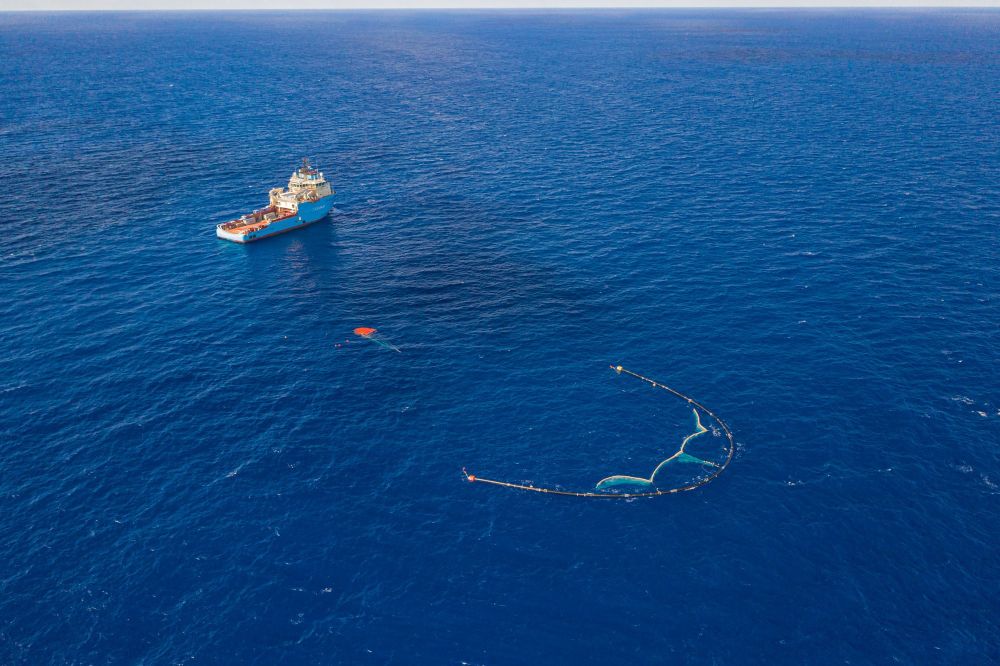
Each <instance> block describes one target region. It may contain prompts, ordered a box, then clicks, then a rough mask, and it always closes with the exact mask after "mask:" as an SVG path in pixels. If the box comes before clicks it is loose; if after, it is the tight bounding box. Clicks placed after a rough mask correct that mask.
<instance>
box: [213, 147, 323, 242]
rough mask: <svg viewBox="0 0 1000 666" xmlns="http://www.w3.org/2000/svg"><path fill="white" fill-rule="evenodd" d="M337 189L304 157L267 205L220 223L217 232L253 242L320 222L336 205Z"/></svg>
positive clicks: (216, 233) (232, 238)
mask: <svg viewBox="0 0 1000 666" xmlns="http://www.w3.org/2000/svg"><path fill="white" fill-rule="evenodd" d="M333 195H334V192H333V189H332V188H331V187H330V183H328V182H326V178H324V177H323V174H322V173H320V172H319V171H317V170H316V169H314V168H313V167H311V166H310V165H309V160H308V159H304V160H302V166H301V167H299V168H298V169H297V170H296V171H295V173H293V174H292V177H291V178H290V179H289V180H288V187H286V188H280V187H275V188H272V189H271V191H270V192H269V193H268V198H269V199H270V202H269V204H268V206H267V207H266V208H261V209H260V210H255V211H254V212H252V213H247V214H246V215H243V216H241V217H239V218H237V219H235V220H230V221H229V222H223V223H222V224H220V225H218V226H216V228H215V235H216V236H218V237H219V238H224V239H226V240H231V241H234V242H236V243H250V242H253V241H257V240H260V239H262V238H269V237H271V236H277V235H278V234H283V233H285V232H286V231H295V230H296V229H301V228H302V227H304V226H306V225H309V224H312V223H313V222H318V221H319V220H322V219H323V218H324V217H326V215H327V213H329V212H330V209H331V208H333Z"/></svg>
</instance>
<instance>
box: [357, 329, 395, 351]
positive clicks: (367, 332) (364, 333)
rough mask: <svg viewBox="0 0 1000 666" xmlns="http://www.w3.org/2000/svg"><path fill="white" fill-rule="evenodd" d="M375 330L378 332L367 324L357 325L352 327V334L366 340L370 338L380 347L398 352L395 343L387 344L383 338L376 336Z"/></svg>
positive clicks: (376, 330)
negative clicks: (354, 327)
mask: <svg viewBox="0 0 1000 666" xmlns="http://www.w3.org/2000/svg"><path fill="white" fill-rule="evenodd" d="M377 332H378V329H374V328H370V327H368V326H359V327H357V328H356V329H354V334H355V335H360V336H361V337H362V338H364V339H366V340H371V341H372V342H374V343H375V344H377V345H379V346H382V347H385V348H386V349H391V350H392V351H394V352H399V351H400V350H399V347H397V346H396V345H393V344H389V343H388V342H386V341H385V340H380V339H379V338H378V337H376V336H375V334H376V333H377Z"/></svg>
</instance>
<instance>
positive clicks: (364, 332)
mask: <svg viewBox="0 0 1000 666" xmlns="http://www.w3.org/2000/svg"><path fill="white" fill-rule="evenodd" d="M375 330H376V329H374V328H368V327H367V326H359V327H358V328H356V329H354V335H361V336H368V335H371V334H372V333H374V332H375Z"/></svg>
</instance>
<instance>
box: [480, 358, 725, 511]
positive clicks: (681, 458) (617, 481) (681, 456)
mask: <svg viewBox="0 0 1000 666" xmlns="http://www.w3.org/2000/svg"><path fill="white" fill-rule="evenodd" d="M611 369H612V370H614V371H615V372H617V373H618V374H619V375H621V374H626V375H630V376H632V377H635V378H636V379H640V380H642V381H644V382H646V383H647V384H649V385H650V386H652V387H653V388H657V389H663V390H664V391H667V392H669V393H672V394H673V395H675V396H677V397H678V398H680V399H682V400H684V401H686V402H687V403H688V404H689V405H691V407H692V411H693V412H694V420H695V431H694V432H693V433H691V434H690V435H688V436H687V437H685V438H684V441H683V442H681V448H680V449H678V450H677V452H676V453H674V454H673V455H671V456H670V457H669V458H667V459H666V460H664V461H663V462H661V463H660V464H659V465H657V466H656V468H655V469H654V470H653V473H652V474H650V475H649V478H648V479H645V478H642V477H637V476H624V475H615V476H609V477H607V478H604V479H601V480H600V481H599V482H598V483H597V486H596V487H595V490H593V491H587V492H580V491H573V490H561V489H558V488H548V487H545V486H535V485H527V484H522V483H510V482H507V481H497V480H496V479H484V478H483V477H481V476H476V475H475V474H470V473H469V472H468V471H466V469H465V468H464V467H463V468H462V474H464V475H465V479H466V481H469V482H470V483H487V484H490V485H494V486H503V487H505V488H514V489H516V490H529V491H531V492H535V493H547V494H550V495H566V496H569V497H593V498H600V499H631V498H633V497H656V496H657V495H673V494H674V493H682V492H686V491H688V490H695V489H696V488H701V487H702V486H704V485H707V484H709V483H711V482H712V481H714V480H715V479H717V478H718V477H719V475H720V474H722V472H723V471H724V470H725V469H726V467H728V466H729V463H731V462H732V460H733V453H734V452H735V450H736V443H735V441H734V439H733V433H732V431H731V430H730V429H729V426H727V425H726V423H725V421H723V420H722V419H720V418H719V417H718V416H717V415H716V414H715V412H713V411H712V410H710V409H709V408H708V407H705V406H704V405H702V404H701V403H700V402H697V401H696V400H695V399H694V398H691V397H688V396H686V395H684V394H683V393H681V392H680V391H678V390H676V389H673V388H671V387H669V386H667V385H666V384H661V383H660V382H657V381H655V380H652V379H650V378H649V377H643V376H642V375H640V374H638V373H636V372H632V371H631V370H626V369H625V368H623V367H622V366H620V365H612V366H611ZM699 409H700V410H701V411H702V412H704V413H705V414H708V415H709V416H710V417H712V419H713V420H714V421H715V422H716V423H718V424H719V427H720V428H722V432H723V433H724V434H725V436H726V440H727V441H728V447H727V448H726V457H725V460H724V461H722V462H721V463H714V462H710V461H707V460H702V459H701V458H697V457H695V456H693V455H691V454H689V453H687V452H686V451H685V449H686V447H687V445H688V443H689V442H690V441H691V440H692V439H694V438H695V437H698V436H699V435H702V434H704V433H706V432H708V429H707V428H705V426H703V425H702V423H701V417H700V415H699V413H698V410H699ZM671 462H681V463H695V464H701V465H704V466H707V467H711V468H712V473H711V474H709V475H708V476H705V477H702V478H700V479H696V480H693V481H691V482H690V483H687V484H685V485H682V486H678V487H675V488H657V487H656V485H655V480H656V475H657V473H658V472H659V471H660V470H661V469H663V467H664V466H666V465H668V464H669V463H671ZM621 485H629V486H640V487H643V486H644V487H648V488H652V490H644V491H642V492H635V493H628V492H626V493H609V492H597V491H599V490H601V489H602V488H614V487H616V486H621Z"/></svg>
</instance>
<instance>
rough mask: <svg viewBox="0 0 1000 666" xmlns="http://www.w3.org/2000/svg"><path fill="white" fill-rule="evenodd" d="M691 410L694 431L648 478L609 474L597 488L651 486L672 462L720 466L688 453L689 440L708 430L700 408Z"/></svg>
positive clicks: (598, 483) (599, 482)
mask: <svg viewBox="0 0 1000 666" xmlns="http://www.w3.org/2000/svg"><path fill="white" fill-rule="evenodd" d="M691 412H692V413H693V414H694V432H693V433H691V434H690V435H688V436H687V437H685V438H684V441H682V442H681V448H679V449H677V452H676V453H674V454H673V455H672V456H670V457H669V458H667V459H666V460H664V461H663V462H661V463H660V464H659V465H657V466H656V469H654V470H653V473H652V474H650V475H649V478H648V479H644V478H642V477H640V476H626V475H622V474H616V475H615V476H609V477H607V478H604V479H601V480H600V481H598V482H597V486H595V488H596V489H597V490H608V489H610V488H616V487H618V486H638V487H641V488H649V487H651V486H655V485H656V475H657V474H659V472H660V470H662V469H663V468H664V467H666V466H667V465H669V464H670V463H674V462H678V463H696V464H700V465H708V466H710V467H718V465H716V464H715V463H712V462H708V461H707V460H702V459H701V458H697V457H695V456H693V455H691V454H690V453H686V452H685V451H684V449H685V448H686V447H687V445H688V442H690V441H691V440H692V439H694V438H695V437H697V436H698V435H701V434H704V433H706V432H708V428H706V427H705V426H703V425H702V424H701V417H700V416H699V414H698V410H697V409H694V408H692V409H691Z"/></svg>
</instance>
